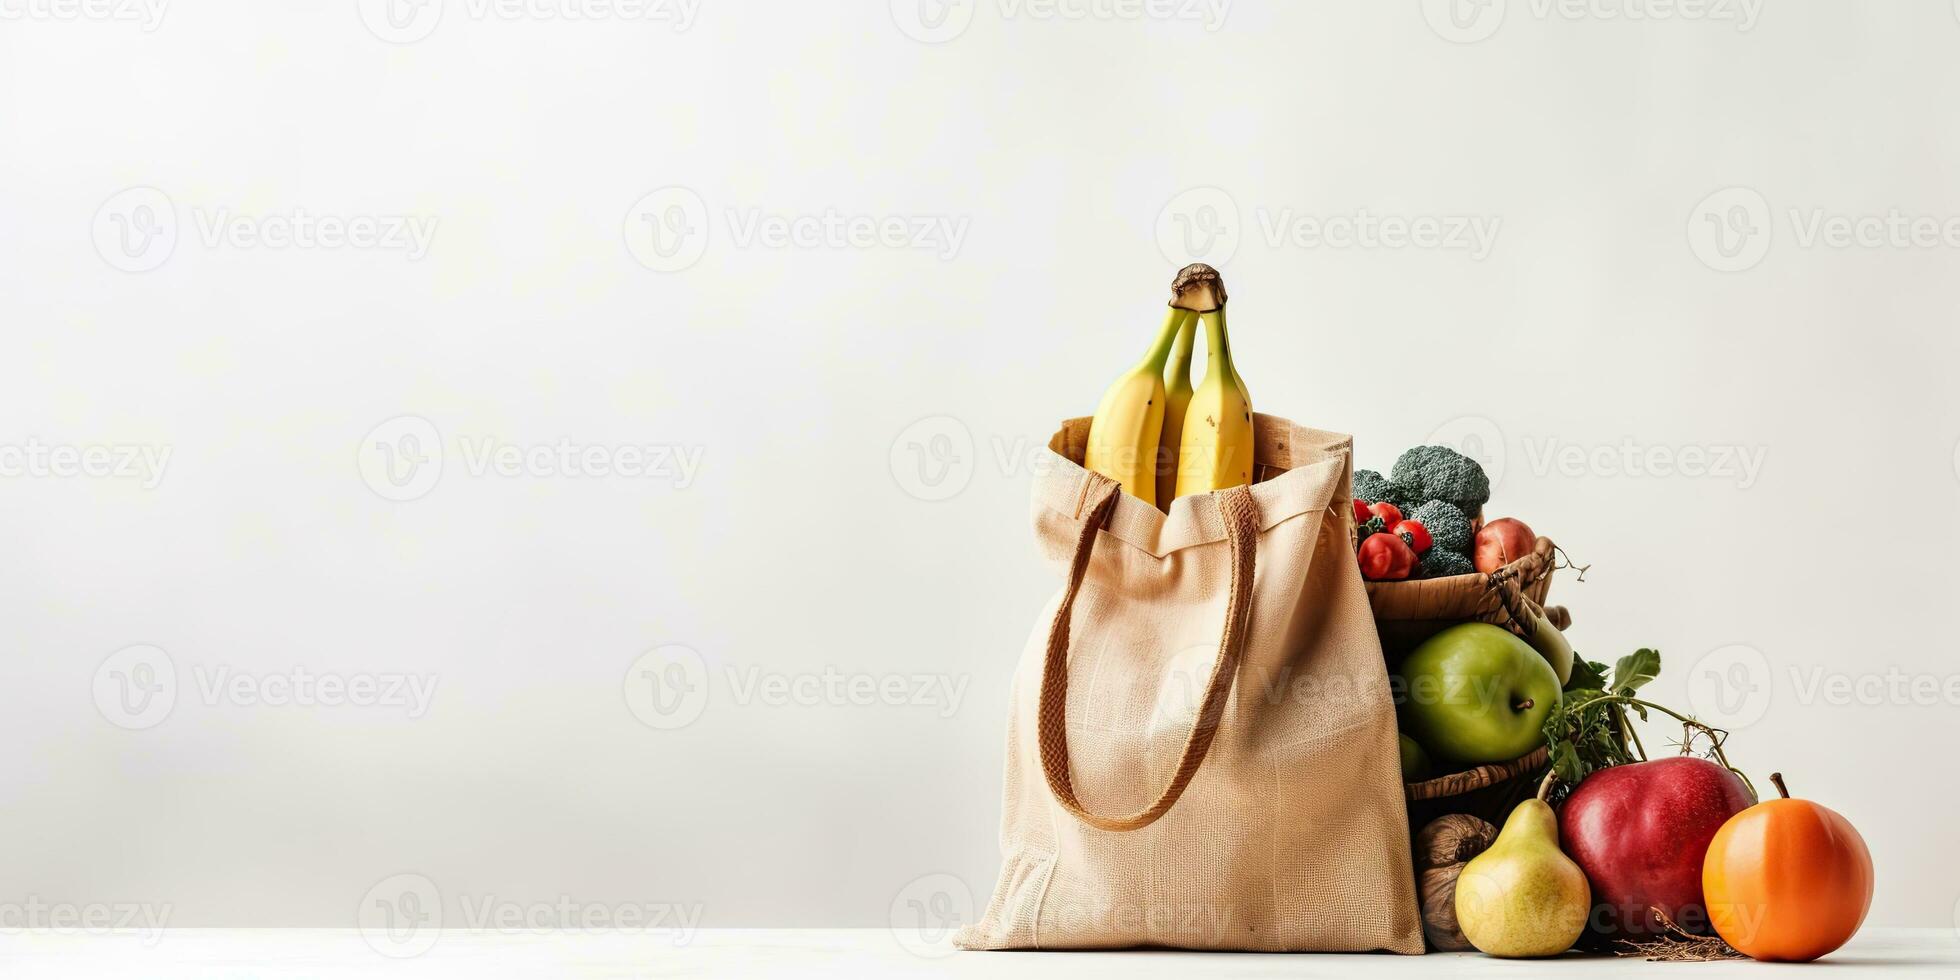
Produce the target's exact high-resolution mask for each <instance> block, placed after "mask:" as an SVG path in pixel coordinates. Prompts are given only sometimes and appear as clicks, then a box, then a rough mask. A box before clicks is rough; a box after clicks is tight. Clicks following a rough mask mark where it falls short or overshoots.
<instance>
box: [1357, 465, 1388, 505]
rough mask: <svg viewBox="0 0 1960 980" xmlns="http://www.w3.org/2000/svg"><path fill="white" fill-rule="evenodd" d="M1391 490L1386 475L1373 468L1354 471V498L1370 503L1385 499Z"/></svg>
mask: <svg viewBox="0 0 1960 980" xmlns="http://www.w3.org/2000/svg"><path fill="white" fill-rule="evenodd" d="M1392 491H1393V488H1392V486H1391V485H1390V484H1389V482H1388V477H1385V476H1383V475H1381V474H1380V473H1377V472H1375V471H1374V470H1355V471H1354V499H1356V500H1365V501H1367V502H1368V503H1371V504H1372V503H1375V502H1377V501H1382V500H1387V499H1388V497H1389V494H1390V493H1391V492H1392Z"/></svg>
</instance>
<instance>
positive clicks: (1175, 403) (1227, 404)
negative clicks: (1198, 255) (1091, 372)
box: [1083, 264, 1252, 510]
mask: <svg viewBox="0 0 1960 980" xmlns="http://www.w3.org/2000/svg"><path fill="white" fill-rule="evenodd" d="M1171 293H1172V298H1171V307H1170V312H1169V313H1168V314H1167V315H1166V316H1165V318H1164V325H1163V326H1162V327H1161V328H1159V330H1158V333H1157V339H1156V341H1155V342H1154V343H1152V344H1151V345H1150V350H1149V351H1148V352H1147V353H1146V354H1144V357H1143V361H1142V362H1141V363H1139V364H1138V365H1137V366H1136V367H1134V368H1131V369H1130V371H1129V372H1128V373H1126V374H1124V375H1123V376H1122V377H1120V378H1117V379H1116V383H1115V384H1112V385H1110V386H1109V390H1108V391H1106V392H1104V393H1103V397H1102V404H1101V405H1099V406H1098V407H1097V408H1096V415H1095V418H1094V419H1093V420H1092V421H1091V422H1090V423H1089V445H1088V452H1087V454H1086V456H1085V458H1084V460H1083V465H1085V466H1087V467H1088V468H1089V469H1092V470H1094V471H1096V472H1098V473H1101V474H1102V475H1104V476H1107V477H1109V478H1110V479H1112V480H1115V481H1116V482H1117V483H1120V484H1122V486H1123V490H1124V492H1125V493H1128V494H1130V495H1131V496H1134V497H1136V498H1138V499H1140V500H1142V501H1144V502H1146V503H1149V504H1152V505H1154V506H1156V507H1158V508H1160V509H1162V510H1169V509H1170V505H1171V501H1173V500H1175V499H1177V498H1178V497H1182V496H1184V495H1186V494H1192V493H1210V492H1211V491H1213V490H1223V489H1225V488H1227V487H1236V486H1240V485H1243V484H1248V483H1251V482H1252V399H1251V398H1250V397H1249V396H1248V395H1247V394H1246V389H1245V380H1244V379H1243V378H1240V377H1239V372H1238V369H1237V368H1236V367H1234V366H1233V364H1232V348H1231V343H1230V341H1229V340H1228V339H1227V336H1226V333H1225V282H1224V280H1223V279H1222V278H1220V277H1219V275H1218V270H1216V269H1213V268H1212V267H1211V266H1208V265H1203V264H1197V265H1189V266H1186V267H1184V268H1183V269H1182V270H1180V271H1179V272H1178V274H1177V279H1176V280H1175V281H1174V282H1172V283H1171ZM1200 321H1202V322H1203V323H1204V326H1205V377H1204V380H1203V381H1200V382H1199V383H1198V385H1197V386H1196V387H1195V388H1194V387H1192V384H1191V350H1192V348H1193V347H1194V346H1195V345H1196V343H1197V326H1198V323H1199V322H1200Z"/></svg>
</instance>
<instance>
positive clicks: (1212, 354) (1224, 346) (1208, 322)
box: [1200, 306, 1238, 375]
mask: <svg viewBox="0 0 1960 980" xmlns="http://www.w3.org/2000/svg"><path fill="white" fill-rule="evenodd" d="M1200 316H1201V317H1203V319H1204V321H1205V374H1207V375H1209V374H1211V373H1212V372H1214V371H1222V372H1224V373H1225V374H1227V375H1233V374H1237V373H1238V370H1237V369H1236V368H1234V367H1233V366H1232V347H1231V341H1230V339H1229V337H1228V335H1227V334H1226V333H1225V308H1224V307H1223V306H1221V307H1219V308H1218V309H1215V310H1212V311H1211V312H1209V313H1203V314H1200Z"/></svg>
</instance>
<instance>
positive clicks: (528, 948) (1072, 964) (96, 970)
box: [0, 929, 1960, 980]
mask: <svg viewBox="0 0 1960 980" xmlns="http://www.w3.org/2000/svg"><path fill="white" fill-rule="evenodd" d="M908 945H910V946H914V947H916V946H917V945H918V944H916V943H904V942H901V941H900V939H899V937H896V936H894V935H893V933H892V932H891V931H889V930H885V929H705V930H702V931H700V932H698V933H696V934H695V935H694V936H693V937H692V938H691V939H690V941H689V942H688V943H687V945H685V946H676V945H674V943H673V941H672V940H671V939H667V938H662V937H656V936H650V935H618V934H596V933H589V934H577V933H553V934H547V935H532V934H519V935H509V934H503V933H496V932H466V931H458V930H451V931H448V932H444V933H443V934H442V935H441V937H440V938H439V939H437V940H436V942H435V943H434V945H433V946H431V947H430V948H429V949H428V950H427V951H426V952H423V953H421V954H420V955H417V956H413V957H406V958H390V957H386V956H383V955H381V954H380V953H377V952H376V951H375V950H374V949H373V948H372V947H370V946H369V944H368V943H367V941H366V940H365V939H364V938H363V937H362V934H361V933H360V932H359V931H358V930H354V929H169V930H165V931H164V932H162V933H161V934H152V935H149V936H143V935H135V934H96V935H81V934H52V933H47V932H18V931H7V932H4V933H0V977H6V978H8V980H19V978H33V977H98V976H99V977H143V978H150V977H198V978H209V977H254V978H256V977H472V978H477V977H526V978H532V977H738V978H751V977H810V976H836V977H881V976H893V977H898V976H905V977H911V976H952V977H995V976H1011V977H1014V978H1015V980H1038V978H1043V977H1067V978H1080V977H1085V976H1121V977H1124V978H1126V980H1144V978H1151V977H1166V978H1176V980H1209V978H1213V977H1288V978H1298V977H1329V978H1347V977H1355V976H1366V977H1417V976H1423V977H1457V976H1479V977H1494V976H1534V977H1547V978H1550V977H1564V976H1567V975H1570V974H1572V973H1583V974H1586V975H1588V976H1594V975H1607V974H1611V975H1614V976H1632V975H1642V976H1665V977H1668V978H1672V980H1680V978H1683V977H1688V978H1692V980H1708V978H1715V977H1734V976H1745V975H1746V976H1753V977H1768V976H1771V975H1772V973H1774V974H1775V975H1777V976H1780V977H1782V978H1785V980H1788V978H1790V977H1792V976H1794V975H1795V973H1796V972H1797V971H1798V970H1801V969H1804V968H1803V967H1796V966H1790V965H1779V964H1767V963H1750V962H1747V961H1738V962H1720V963H1685V964H1677V963H1649V962H1646V961H1643V960H1638V959H1613V958H1590V957H1589V958H1581V957H1564V958H1561V959H1559V960H1558V961H1556V962H1548V961H1507V960H1495V959H1491V958H1489V957H1485V956H1479V955H1475V954H1463V953H1458V954H1433V955H1430V956H1352V955H1348V956H1329V955H1302V954H1295V955H1278V954H1244V953H1180V952H1168V951H1132V952H1122V953H966V952H955V951H952V950H949V949H944V948H927V949H925V950H924V953H923V955H922V954H921V953H920V952H914V951H913V950H912V949H909V948H908ZM1824 964H1828V965H1829V969H1828V970H1826V971H1825V972H1822V973H1818V974H1816V975H1817V976H1830V977H1834V978H1838V977H1854V976H1944V977H1960V936H1956V934H1955V933H1954V932H1953V931H1952V930H1947V929H1866V930H1865V931H1864V932H1862V933H1861V934H1859V936H1858V937H1857V938H1856V939H1854V940H1852V942H1851V944H1850V945H1848V946H1846V947H1845V948H1844V949H1841V950H1838V951H1837V952H1836V953H1834V954H1832V955H1831V956H1829V957H1827V958H1826V959H1824V960H1823V961H1821V963H1820V964H1819V965H1818V966H1815V967H1812V969H1821V968H1822V967H1823V965H1824Z"/></svg>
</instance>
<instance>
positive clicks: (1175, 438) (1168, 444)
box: [1156, 311, 1198, 510]
mask: <svg viewBox="0 0 1960 980" xmlns="http://www.w3.org/2000/svg"><path fill="white" fill-rule="evenodd" d="M1187 314H1188V315H1186V316H1185V318H1184V324H1183V325H1182V326H1180V327H1178V330H1177V342H1176V343H1175V344H1173V345H1172V346H1171V360H1170V366H1169V367H1167V368H1165V375H1164V434H1163V437H1162V438H1161V439H1159V440H1158V442H1157V445H1158V446H1159V447H1161V448H1160V449H1159V451H1158V453H1157V501H1156V503H1157V506H1158V508H1159V509H1162V510H1170V509H1171V501H1172V500H1175V499H1177V454H1178V449H1179V447H1180V446H1182V445H1183V444H1184V411H1185V409H1187V408H1189V407H1190V406H1191V348H1192V347H1193V346H1194V345H1195V344H1196V343H1197V340H1198V315H1197V314H1196V313H1190V312H1189V311H1187Z"/></svg>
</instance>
